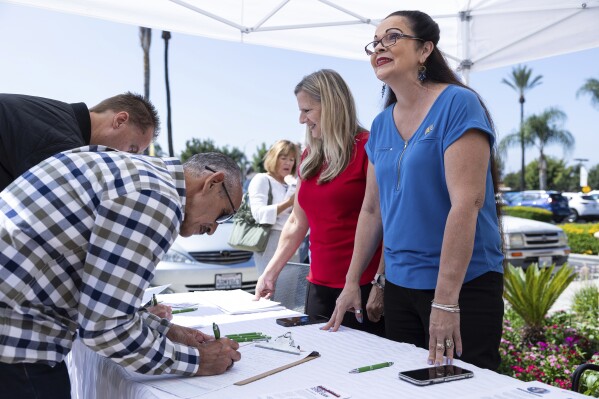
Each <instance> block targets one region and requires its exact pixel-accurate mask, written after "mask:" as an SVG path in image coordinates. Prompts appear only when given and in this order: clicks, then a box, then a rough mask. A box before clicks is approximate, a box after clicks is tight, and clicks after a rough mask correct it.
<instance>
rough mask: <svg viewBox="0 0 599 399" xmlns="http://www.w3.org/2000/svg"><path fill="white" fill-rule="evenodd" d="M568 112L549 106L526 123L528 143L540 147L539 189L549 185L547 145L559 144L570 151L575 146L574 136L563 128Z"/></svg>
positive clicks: (525, 134)
mask: <svg viewBox="0 0 599 399" xmlns="http://www.w3.org/2000/svg"><path fill="white" fill-rule="evenodd" d="M565 120H566V114H565V113H564V112H563V111H562V110H560V109H558V108H548V109H546V110H545V111H543V113H541V114H540V115H532V116H530V117H528V119H526V122H525V123H524V128H523V130H524V132H523V134H524V136H525V141H526V142H527V143H534V145H535V146H536V147H537V148H538V149H539V189H540V190H545V189H546V186H547V161H546V159H545V147H546V146H547V145H549V144H559V145H560V146H562V148H564V150H566V151H568V150H570V149H572V148H573V147H574V141H575V140H574V136H572V133H570V132H569V131H568V130H566V129H563V128H562V127H561V126H562V123H563V122H564V121H565Z"/></svg>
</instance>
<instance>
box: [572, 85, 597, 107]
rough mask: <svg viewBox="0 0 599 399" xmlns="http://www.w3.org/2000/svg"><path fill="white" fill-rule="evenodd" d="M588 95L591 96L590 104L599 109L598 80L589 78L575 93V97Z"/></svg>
mask: <svg viewBox="0 0 599 399" xmlns="http://www.w3.org/2000/svg"><path fill="white" fill-rule="evenodd" d="M583 94H588V95H589V96H591V104H593V105H594V106H595V107H597V108H599V80H597V79H593V78H589V79H587V81H586V82H585V83H584V85H582V87H581V88H580V89H578V91H577V92H576V96H577V97H578V96H580V95H583Z"/></svg>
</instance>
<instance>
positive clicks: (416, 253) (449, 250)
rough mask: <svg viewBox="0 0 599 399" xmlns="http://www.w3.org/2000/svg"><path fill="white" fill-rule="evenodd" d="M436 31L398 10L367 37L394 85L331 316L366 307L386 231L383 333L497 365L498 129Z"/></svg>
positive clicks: (336, 318) (334, 321)
mask: <svg viewBox="0 0 599 399" xmlns="http://www.w3.org/2000/svg"><path fill="white" fill-rule="evenodd" d="M439 33H440V32H439V27H438V25H437V24H436V23H435V22H434V21H433V20H432V19H431V18H430V17H429V16H428V15H427V14H424V13H422V12H419V11H399V12H395V13H393V14H391V15H389V16H388V17H387V18H385V19H384V20H383V21H382V22H381V23H380V25H379V26H378V27H377V29H376V34H375V36H374V41H373V42H371V43H369V44H368V45H367V46H366V53H367V54H368V55H370V61H371V64H372V67H373V69H374V72H375V74H376V76H377V77H378V78H379V79H380V80H382V81H383V82H384V83H385V85H386V88H387V91H388V95H387V100H386V108H385V109H384V111H383V112H381V113H380V114H379V115H378V116H377V117H376V119H375V120H374V122H373V124H372V130H371V136H370V140H369V141H368V143H367V146H366V151H367V153H368V158H369V161H370V164H369V170H368V181H367V185H366V196H365V198H364V203H363V205H362V211H361V213H360V219H359V224H358V228H357V231H356V240H355V242H356V245H355V247H354V253H353V257H352V260H351V265H350V269H349V271H348V274H347V277H346V284H345V288H344V290H343V292H342V293H341V295H340V297H339V299H338V300H337V307H336V309H335V313H333V316H332V318H331V321H330V322H329V323H328V324H327V325H325V327H323V328H331V327H332V329H333V330H334V331H336V329H337V328H338V326H339V323H340V319H341V318H342V316H343V314H344V313H345V311H346V310H349V309H352V308H353V309H354V310H356V309H362V303H361V301H360V297H359V294H358V293H359V291H358V283H357V281H358V279H359V277H360V275H361V274H362V271H363V270H364V267H365V266H366V265H367V264H368V260H369V259H370V257H371V256H372V254H373V253H374V250H375V248H376V244H377V243H378V242H380V240H381V238H382V237H383V236H384V244H385V248H384V250H385V270H386V273H385V274H386V276H385V277H386V284H385V288H384V311H385V323H386V334H387V338H390V339H393V340H396V341H400V342H408V343H412V344H415V345H417V346H419V347H422V348H425V349H428V351H429V353H428V363H429V364H430V365H432V364H435V365H441V364H451V363H452V362H453V358H454V355H457V356H458V357H460V358H461V359H462V360H464V361H466V362H469V363H472V364H474V365H477V366H479V367H484V368H489V369H496V368H497V367H498V366H499V362H500V357H499V351H498V348H499V341H500V339H501V332H502V319H503V300H502V292H503V275H502V273H503V266H502V261H503V255H502V250H501V245H502V243H501V235H500V229H499V222H498V212H497V209H496V204H495V195H494V194H495V187H494V182H496V181H497V180H496V179H494V176H493V175H494V173H493V171H494V170H495V168H494V161H493V157H492V156H491V155H492V153H493V146H494V144H495V135H494V131H493V125H492V122H491V118H490V116H489V114H488V112H487V110H486V108H485V106H484V105H483V103H482V101H481V100H480V99H479V97H478V95H477V94H476V93H475V92H474V91H472V90H471V89H469V88H468V87H466V86H465V85H464V84H462V83H461V82H460V81H459V80H458V79H457V77H456V76H455V74H454V73H453V72H452V70H451V69H450V68H449V66H448V65H447V62H446V61H445V59H444V58H443V55H442V54H441V52H440V51H439V49H438V48H437V43H438V41H439ZM381 281H383V282H384V281H385V280H381V279H379V280H378V281H377V282H376V283H377V284H378V285H381ZM373 283H374V282H373ZM356 315H357V317H361V312H357V313H356ZM444 356H445V358H444Z"/></svg>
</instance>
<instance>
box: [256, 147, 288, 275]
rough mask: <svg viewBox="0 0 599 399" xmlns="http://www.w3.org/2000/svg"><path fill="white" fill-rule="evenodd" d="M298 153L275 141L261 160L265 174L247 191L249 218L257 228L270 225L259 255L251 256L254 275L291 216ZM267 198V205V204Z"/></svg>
mask: <svg viewBox="0 0 599 399" xmlns="http://www.w3.org/2000/svg"><path fill="white" fill-rule="evenodd" d="M298 161H299V149H298V147H297V145H296V144H294V143H292V142H291V141H289V140H279V141H277V142H276V143H275V144H273V146H272V147H270V149H269V150H268V152H267V153H266V155H265V156H264V169H266V173H258V174H257V175H256V176H254V177H253V178H252V181H251V182H250V185H249V187H248V194H249V200H250V208H251V209H252V216H253V217H254V219H255V220H256V222H258V223H260V224H269V225H272V227H271V229H270V235H269V237H268V243H267V244H266V248H265V250H264V251H263V252H254V261H255V262H256V269H257V271H258V275H260V274H262V272H264V269H265V268H266V265H267V264H268V261H269V260H270V258H272V256H273V254H274V253H275V250H276V249H277V243H278V242H279V237H280V236H281V230H282V229H283V226H284V225H285V222H286V221H287V219H288V218H289V215H290V214H291V207H292V206H293V197H294V195H295V174H296V170H297V164H298ZM269 196H270V198H271V199H270V201H269Z"/></svg>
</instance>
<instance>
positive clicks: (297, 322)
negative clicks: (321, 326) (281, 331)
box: [276, 316, 329, 327]
mask: <svg viewBox="0 0 599 399" xmlns="http://www.w3.org/2000/svg"><path fill="white" fill-rule="evenodd" d="M276 321H277V324H279V325H281V326H283V327H295V326H306V325H308V324H318V323H326V322H327V321H329V319H328V317H324V316H295V317H283V318H280V319H277V320H276Z"/></svg>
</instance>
